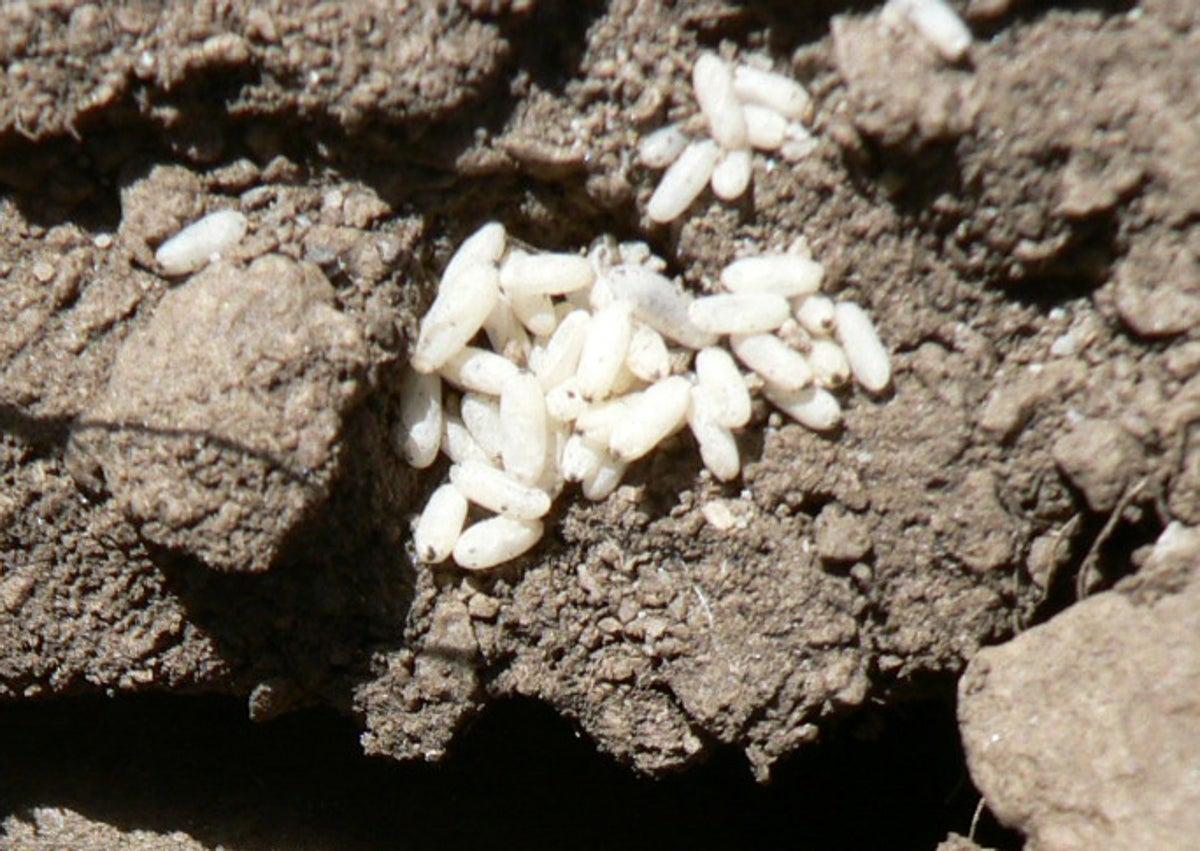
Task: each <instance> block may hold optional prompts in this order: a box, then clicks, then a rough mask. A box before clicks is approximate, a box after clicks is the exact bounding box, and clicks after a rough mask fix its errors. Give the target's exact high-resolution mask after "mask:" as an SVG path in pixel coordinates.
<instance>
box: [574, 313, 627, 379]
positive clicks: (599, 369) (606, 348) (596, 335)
mask: <svg viewBox="0 0 1200 851" xmlns="http://www.w3.org/2000/svg"><path fill="white" fill-rule="evenodd" d="M632 336H633V317H632V315H631V312H630V308H629V305H628V304H627V303H625V302H623V301H614V302H612V303H611V304H609V305H608V306H606V307H603V308H601V309H600V310H598V311H597V312H596V313H595V315H594V316H593V317H592V322H591V324H590V325H589V326H588V329H587V337H586V338H585V339H584V343H583V351H582V353H581V354H580V357H579V372H578V374H577V375H576V381H577V383H578V385H579V392H580V393H582V394H583V398H585V399H588V400H590V401H595V400H598V399H603V398H605V397H606V396H608V395H609V393H611V392H612V387H613V382H614V381H615V380H616V378H617V373H619V372H620V371H621V364H622V363H624V362H625V356H626V354H628V353H629V341H630V339H631V338H632Z"/></svg>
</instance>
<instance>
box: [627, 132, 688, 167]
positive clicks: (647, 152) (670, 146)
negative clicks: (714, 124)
mask: <svg viewBox="0 0 1200 851" xmlns="http://www.w3.org/2000/svg"><path fill="white" fill-rule="evenodd" d="M687 143H688V138H687V135H685V134H684V132H683V130H681V129H680V127H679V125H678V124H668V125H667V126H666V127H660V128H658V129H657V130H655V131H654V132H653V133H650V134H649V135H647V136H643V137H642V140H641V141H640V142H638V159H640V160H641V161H642V164H643V165H645V166H646V167H647V168H666V167H667V166H669V165H670V164H671V163H673V162H675V160H677V159H678V158H679V155H680V154H682V153H683V149H684V148H686V147H687Z"/></svg>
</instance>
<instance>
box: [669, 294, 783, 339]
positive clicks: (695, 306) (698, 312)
mask: <svg viewBox="0 0 1200 851" xmlns="http://www.w3.org/2000/svg"><path fill="white" fill-rule="evenodd" d="M791 314H792V309H791V305H789V304H788V302H787V299H786V298H784V297H783V296H779V295H773V294H770V293H721V294H719V295H710V296H704V297H702V298H698V299H696V300H695V301H694V302H692V304H691V306H690V307H689V308H688V317H689V318H690V319H691V320H692V322H693V323H694V324H695V326H696V327H697V328H699V329H700V330H701V331H708V332H709V333H711V334H761V333H763V332H765V331H774V330H775V329H776V328H778V327H779V326H780V325H782V324H783V323H784V321H785V320H787V318H788V317H789V316H791Z"/></svg>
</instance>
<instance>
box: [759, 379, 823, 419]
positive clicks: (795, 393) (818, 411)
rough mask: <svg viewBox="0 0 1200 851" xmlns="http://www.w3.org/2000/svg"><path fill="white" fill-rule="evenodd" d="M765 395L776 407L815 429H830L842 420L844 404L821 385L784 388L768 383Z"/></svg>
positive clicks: (764, 389) (764, 391)
mask: <svg viewBox="0 0 1200 851" xmlns="http://www.w3.org/2000/svg"><path fill="white" fill-rule="evenodd" d="M763 395H764V396H766V397H767V401H768V402H770V403H771V404H772V405H774V406H775V407H776V408H778V409H779V410H781V411H783V413H785V414H787V415H788V416H789V417H791V418H792V419H793V420H795V421H796V422H798V423H800V425H802V426H805V427H806V428H810V429H812V430H813V431H830V430H831V429H835V428H837V427H838V425H839V424H840V423H841V421H842V406H841V405H839V404H838V400H837V398H836V397H835V396H834V395H833V394H832V393H830V392H829V391H828V390H825V389H824V388H821V387H803V388H801V389H799V390H784V389H782V388H780V387H773V386H771V385H770V384H768V385H767V386H766V387H764V388H763Z"/></svg>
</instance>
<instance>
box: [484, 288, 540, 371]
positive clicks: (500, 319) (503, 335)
mask: <svg viewBox="0 0 1200 851" xmlns="http://www.w3.org/2000/svg"><path fill="white" fill-rule="evenodd" d="M483 331H484V333H485V334H487V338H488V342H489V343H491V345H492V348H493V349H494V350H495V351H496V352H497V353H498V354H501V355H503V356H504V357H506V358H508V359H509V360H510V361H512V362H513V363H515V364H517V365H518V366H520V365H522V364H524V363H526V362H527V361H528V360H529V349H530V344H529V334H528V333H526V331H525V326H524V325H522V324H521V320H519V319H517V315H516V314H515V313H513V309H512V305H511V304H510V303H509V301H508V296H506V295H504V294H503V293H501V294H500V297H499V298H498V299H497V300H496V305H495V307H493V308H492V312H491V313H489V314H488V318H487V319H485V320H484V322H483Z"/></svg>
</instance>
